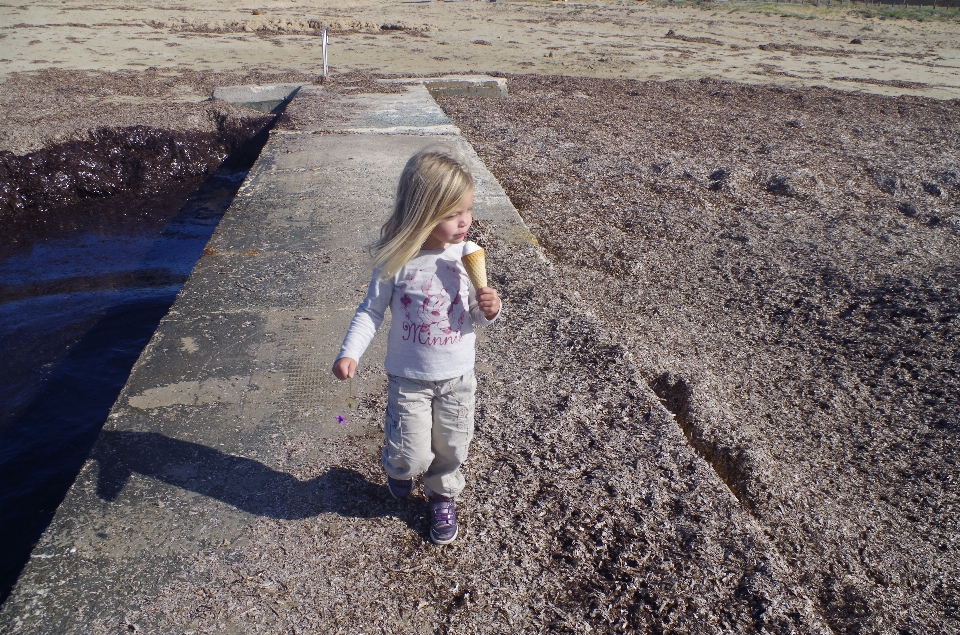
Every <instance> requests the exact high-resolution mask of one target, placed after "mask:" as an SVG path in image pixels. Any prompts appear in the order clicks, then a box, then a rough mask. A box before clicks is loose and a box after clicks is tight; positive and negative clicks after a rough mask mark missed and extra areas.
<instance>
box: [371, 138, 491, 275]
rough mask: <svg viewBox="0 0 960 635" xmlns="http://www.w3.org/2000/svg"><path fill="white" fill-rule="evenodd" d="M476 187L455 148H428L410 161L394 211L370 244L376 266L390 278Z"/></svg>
mask: <svg viewBox="0 0 960 635" xmlns="http://www.w3.org/2000/svg"><path fill="white" fill-rule="evenodd" d="M472 189H473V177H472V176H471V175H470V172H469V171H468V170H467V164H466V162H465V161H464V160H463V158H461V157H460V156H458V155H457V154H456V153H455V152H454V151H453V150H452V149H450V148H446V147H429V148H425V149H423V150H420V151H419V152H417V153H416V154H414V155H413V156H412V157H410V160H409V161H407V165H406V166H405V167H404V168H403V172H402V173H401V174H400V183H399V185H397V198H396V201H395V202H394V205H393V213H392V214H391V215H390V218H389V219H388V220H387V222H386V223H384V224H383V227H381V228H380V239H379V240H377V241H376V242H375V243H373V245H372V246H371V250H372V251H373V266H374V268H377V267H379V268H380V277H381V278H383V279H386V278H390V277H391V276H393V275H394V274H395V273H397V271H399V270H400V268H401V267H402V266H403V265H405V264H406V263H407V262H408V261H410V259H412V258H413V257H414V256H416V255H417V252H418V251H420V247H421V246H422V245H423V243H424V241H425V240H427V238H428V237H429V236H430V232H432V231H433V229H434V228H435V227H436V226H437V225H438V224H439V223H440V221H441V220H443V218H444V217H445V216H447V215H448V214H450V212H452V211H453V210H454V209H456V207H457V205H458V204H459V203H460V201H461V200H463V197H464V196H465V195H466V194H467V192H469V191H470V190H472Z"/></svg>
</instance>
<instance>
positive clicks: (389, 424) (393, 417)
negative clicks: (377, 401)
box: [383, 406, 403, 456]
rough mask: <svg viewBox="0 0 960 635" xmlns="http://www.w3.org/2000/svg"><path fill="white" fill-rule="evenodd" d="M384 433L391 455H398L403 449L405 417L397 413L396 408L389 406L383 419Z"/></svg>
mask: <svg viewBox="0 0 960 635" xmlns="http://www.w3.org/2000/svg"><path fill="white" fill-rule="evenodd" d="M383 435H384V437H385V439H386V444H387V452H388V453H389V455H390V456H397V455H398V454H399V453H400V452H401V451H402V450H403V417H401V416H400V415H398V414H397V412H396V409H395V408H391V407H389V406H388V407H387V414H386V417H385V418H384V421H383Z"/></svg>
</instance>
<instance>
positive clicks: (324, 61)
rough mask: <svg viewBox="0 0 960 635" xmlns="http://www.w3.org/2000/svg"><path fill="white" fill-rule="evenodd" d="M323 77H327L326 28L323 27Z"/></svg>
mask: <svg viewBox="0 0 960 635" xmlns="http://www.w3.org/2000/svg"><path fill="white" fill-rule="evenodd" d="M323 76H324V77H326V76H327V27H323Z"/></svg>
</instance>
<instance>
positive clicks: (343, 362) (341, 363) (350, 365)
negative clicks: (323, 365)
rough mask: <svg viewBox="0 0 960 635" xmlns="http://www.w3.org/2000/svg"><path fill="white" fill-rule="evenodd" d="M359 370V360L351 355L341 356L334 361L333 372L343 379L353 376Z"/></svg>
mask: <svg viewBox="0 0 960 635" xmlns="http://www.w3.org/2000/svg"><path fill="white" fill-rule="evenodd" d="M356 371H357V360H355V359H350V358H349V357H341V358H340V359H338V360H337V361H335V362H334V363H333V374H334V376H336V378H337V379H339V380H340V381H343V380H344V379H347V378H348V377H353V375H354V373H355V372H356Z"/></svg>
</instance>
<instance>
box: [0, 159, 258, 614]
mask: <svg viewBox="0 0 960 635" xmlns="http://www.w3.org/2000/svg"><path fill="white" fill-rule="evenodd" d="M257 150H259V148H257ZM254 157H255V153H254ZM231 163H233V165H231ZM249 163H252V159H251V161H250V162H247V161H244V162H242V163H240V164H238V163H237V162H230V161H228V162H227V163H225V164H224V165H223V166H221V167H220V168H219V169H218V170H217V171H216V172H214V173H213V174H212V175H211V176H210V177H208V178H206V180H203V181H202V182H199V183H198V182H197V181H194V182H192V183H187V184H178V185H176V186H173V187H171V188H168V189H167V190H166V191H164V192H161V193H159V194H155V195H151V196H149V197H142V198H139V199H136V200H127V201H114V202H108V203H98V204H95V205H90V204H87V205H85V206H83V207H76V208H73V209H68V210H59V211H57V213H54V214H50V215H47V216H46V217H44V218H43V219H40V220H37V219H34V220H33V221H29V222H25V223H20V224H19V225H16V224H12V225H13V226H12V227H11V226H9V225H8V226H6V227H4V228H3V235H2V236H0V352H2V355H0V536H2V539H0V542H2V545H3V548H2V549H0V602H2V601H3V600H4V599H6V597H7V595H8V594H9V591H10V589H11V588H12V586H13V584H14V582H15V581H16V578H17V576H18V575H19V573H20V571H21V569H22V567H23V565H24V564H25V563H26V560H27V558H28V557H29V554H30V550H31V549H32V547H33V545H34V543H35V542H36V541H37V539H38V538H39V537H40V535H41V534H42V533H43V531H44V529H45V528H46V527H47V525H48V524H49V522H50V520H51V518H52V517H53V513H54V511H55V510H56V508H57V506H58V505H59V504H60V502H61V501H62V500H63V497H64V495H65V493H66V491H67V489H68V488H69V487H70V485H71V484H72V483H73V481H74V479H75V478H76V475H77V473H78V471H79V470H80V467H81V466H82V465H83V462H84V460H85V459H86V457H87V455H88V453H89V451H90V449H91V447H92V445H93V443H94V441H95V440H96V438H97V435H98V434H99V432H100V428H101V427H102V426H103V423H104V421H105V420H106V418H107V415H108V412H109V410H110V407H111V406H112V405H113V402H114V401H115V400H116V398H117V395H118V393H119V392H120V390H121V388H123V386H124V384H125V383H126V380H127V376H128V375H129V373H130V369H131V367H132V366H133V364H134V362H135V361H136V360H137V357H138V356H139V355H140V352H141V350H142V349H143V347H144V346H145V345H146V343H147V342H148V340H149V339H150V337H151V335H152V334H153V332H154V330H155V329H156V327H157V324H158V323H159V321H160V319H161V318H162V317H163V316H164V315H165V314H166V312H167V310H168V309H169V307H170V305H171V304H172V303H173V301H174V299H175V298H176V295H177V293H178V292H179V290H180V288H181V287H182V285H183V283H184V282H185V281H186V279H187V277H188V276H189V274H190V271H191V270H192V269H193V266H194V264H195V263H196V261H197V259H198V258H199V257H200V255H201V254H202V251H203V248H204V246H205V245H206V243H207V240H208V239H209V238H210V235H211V234H212V233H213V230H214V228H215V227H216V226H217V223H218V222H219V220H220V218H221V217H222V216H223V213H224V212H225V211H226V209H227V207H228V206H229V205H230V202H231V201H232V200H233V197H234V195H235V194H236V191H237V189H238V188H239V186H240V184H241V183H242V181H243V178H244V177H245V175H246V171H247V169H248V168H249Z"/></svg>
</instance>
